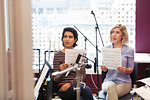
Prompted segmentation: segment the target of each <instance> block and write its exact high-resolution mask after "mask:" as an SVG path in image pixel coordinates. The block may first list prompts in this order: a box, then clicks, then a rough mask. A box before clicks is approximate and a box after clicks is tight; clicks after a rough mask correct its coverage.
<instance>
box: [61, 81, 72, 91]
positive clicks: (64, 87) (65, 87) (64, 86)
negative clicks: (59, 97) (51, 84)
mask: <svg viewBox="0 0 150 100" xmlns="http://www.w3.org/2000/svg"><path fill="white" fill-rule="evenodd" d="M70 86H71V83H66V84H64V85H63V86H62V87H61V88H60V89H59V91H61V92H65V91H67V90H68V88H69V87H70Z"/></svg>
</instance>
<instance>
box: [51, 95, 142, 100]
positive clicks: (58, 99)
mask: <svg viewBox="0 0 150 100" xmlns="http://www.w3.org/2000/svg"><path fill="white" fill-rule="evenodd" d="M93 98H94V100H103V99H97V98H96V95H95V94H93ZM52 100H61V99H60V98H58V97H56V98H53V99H52ZM131 100H132V99H131ZM133 100H141V99H140V97H137V96H134V97H133Z"/></svg>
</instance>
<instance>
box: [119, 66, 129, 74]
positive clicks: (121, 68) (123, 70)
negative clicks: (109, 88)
mask: <svg viewBox="0 0 150 100" xmlns="http://www.w3.org/2000/svg"><path fill="white" fill-rule="evenodd" d="M117 69H118V70H119V71H120V72H121V73H126V70H127V68H126V67H118V68H117Z"/></svg>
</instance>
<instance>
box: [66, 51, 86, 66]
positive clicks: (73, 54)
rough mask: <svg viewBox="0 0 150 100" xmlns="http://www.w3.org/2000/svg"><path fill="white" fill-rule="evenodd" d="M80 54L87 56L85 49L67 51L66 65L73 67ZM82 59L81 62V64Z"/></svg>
mask: <svg viewBox="0 0 150 100" xmlns="http://www.w3.org/2000/svg"><path fill="white" fill-rule="evenodd" d="M78 54H81V55H85V50H83V49H66V51H65V63H66V64H69V65H70V66H72V65H73V64H75V61H76V59H77V57H78ZM81 60H82V57H81V59H80V61H79V62H81Z"/></svg>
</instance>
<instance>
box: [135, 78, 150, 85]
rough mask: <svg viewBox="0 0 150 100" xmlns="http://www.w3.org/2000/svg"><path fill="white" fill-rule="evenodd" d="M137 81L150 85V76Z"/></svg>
mask: <svg viewBox="0 0 150 100" xmlns="http://www.w3.org/2000/svg"><path fill="white" fill-rule="evenodd" d="M137 82H143V83H144V84H146V85H148V86H150V77H148V78H144V79H141V80H137Z"/></svg>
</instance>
